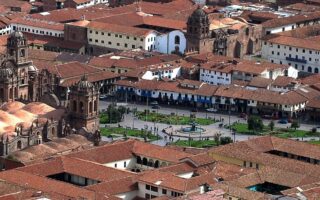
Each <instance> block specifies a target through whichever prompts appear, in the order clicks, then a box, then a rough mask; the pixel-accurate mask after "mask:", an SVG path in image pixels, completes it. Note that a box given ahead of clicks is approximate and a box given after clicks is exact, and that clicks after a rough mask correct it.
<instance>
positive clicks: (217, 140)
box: [213, 133, 221, 145]
mask: <svg viewBox="0 0 320 200" xmlns="http://www.w3.org/2000/svg"><path fill="white" fill-rule="evenodd" d="M220 137H221V133H216V134H214V136H213V140H214V142H215V143H216V144H217V145H219V144H220Z"/></svg>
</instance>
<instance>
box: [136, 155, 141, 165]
mask: <svg viewBox="0 0 320 200" xmlns="http://www.w3.org/2000/svg"><path fill="white" fill-rule="evenodd" d="M137 163H138V164H141V163H142V160H141V157H140V156H138V157H137Z"/></svg>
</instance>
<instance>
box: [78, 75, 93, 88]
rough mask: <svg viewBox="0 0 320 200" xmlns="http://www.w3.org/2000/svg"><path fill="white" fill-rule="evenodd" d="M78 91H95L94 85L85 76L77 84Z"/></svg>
mask: <svg viewBox="0 0 320 200" xmlns="http://www.w3.org/2000/svg"><path fill="white" fill-rule="evenodd" d="M76 86H77V88H78V90H87V89H93V88H94V85H93V84H92V83H91V82H90V81H88V79H87V76H86V75H84V76H82V77H81V80H80V81H79V82H78V83H77V85H76Z"/></svg>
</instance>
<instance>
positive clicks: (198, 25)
mask: <svg viewBox="0 0 320 200" xmlns="http://www.w3.org/2000/svg"><path fill="white" fill-rule="evenodd" d="M209 28H210V22H209V18H208V15H207V14H206V13H205V12H204V11H203V9H202V8H200V7H198V8H197V9H196V10H195V11H194V12H193V13H192V14H191V15H190V17H189V18H188V22H187V33H186V38H187V49H186V53H192V52H195V53H206V52H212V49H213V40H212V38H211V37H210V30H209Z"/></svg>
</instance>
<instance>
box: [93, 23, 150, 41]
mask: <svg viewBox="0 0 320 200" xmlns="http://www.w3.org/2000/svg"><path fill="white" fill-rule="evenodd" d="M87 27H88V28H89V29H93V30H99V31H104V32H112V33H120V34H126V35H131V36H137V37H142V36H146V35H147V34H149V33H152V32H153V31H152V30H150V29H144V28H135V27H128V26H121V25H117V24H107V23H103V22H95V21H92V22H90V23H89V24H88V25H87Z"/></svg>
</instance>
